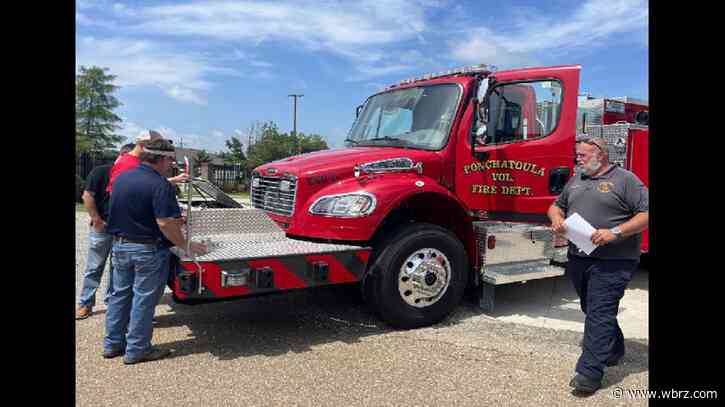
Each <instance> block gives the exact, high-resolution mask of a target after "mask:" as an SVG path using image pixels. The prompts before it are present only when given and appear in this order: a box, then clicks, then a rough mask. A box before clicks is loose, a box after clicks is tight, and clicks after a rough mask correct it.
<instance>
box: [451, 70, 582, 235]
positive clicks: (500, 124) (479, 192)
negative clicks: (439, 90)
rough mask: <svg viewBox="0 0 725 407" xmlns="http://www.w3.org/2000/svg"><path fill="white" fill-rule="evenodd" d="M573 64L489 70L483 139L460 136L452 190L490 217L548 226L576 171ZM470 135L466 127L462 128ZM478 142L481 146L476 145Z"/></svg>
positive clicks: (576, 75)
mask: <svg viewBox="0 0 725 407" xmlns="http://www.w3.org/2000/svg"><path fill="white" fill-rule="evenodd" d="M580 70H581V67H580V66H579V65H570V66H559V67H548V68H534V69H518V70H511V71H502V72H498V73H495V74H494V76H495V80H496V82H495V84H494V85H492V86H491V87H490V97H489V110H488V115H489V121H488V126H487V133H486V138H485V140H478V141H477V142H476V145H475V146H473V148H475V149H476V151H477V152H478V153H484V154H486V156H485V157H484V158H483V159H477V158H475V157H474V156H473V155H472V152H471V148H472V146H471V138H470V137H460V140H461V142H459V147H458V152H457V159H456V160H457V164H456V191H457V194H458V196H459V197H460V198H461V200H462V201H463V202H465V203H466V205H467V206H468V207H469V209H471V210H477V211H485V212H486V213H487V215H488V217H489V218H490V219H500V220H509V221H523V222H531V221H533V222H542V223H547V222H548V220H547V218H546V211H547V209H548V207H549V205H551V203H552V202H553V201H554V199H555V198H556V197H557V196H558V194H559V193H560V192H561V190H560V188H561V187H562V186H563V183H565V182H566V181H567V180H568V179H569V177H571V175H572V174H573V167H574V140H575V126H576V109H577V93H578V89H579V73H580ZM466 131H470V130H466ZM481 141H482V142H483V144H482V143H481Z"/></svg>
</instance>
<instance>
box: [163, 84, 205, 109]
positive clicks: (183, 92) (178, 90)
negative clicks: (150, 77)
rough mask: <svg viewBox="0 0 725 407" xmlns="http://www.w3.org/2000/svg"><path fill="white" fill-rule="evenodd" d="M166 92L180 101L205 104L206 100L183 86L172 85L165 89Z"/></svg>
mask: <svg viewBox="0 0 725 407" xmlns="http://www.w3.org/2000/svg"><path fill="white" fill-rule="evenodd" d="M166 93H167V94H168V95H169V96H171V97H172V98H174V99H177V100H180V101H182V102H190V103H195V104H197V105H206V100H205V99H204V98H202V97H200V96H199V95H197V94H196V93H195V92H194V91H193V90H192V89H189V88H185V87H182V86H179V85H174V86H172V87H171V88H170V89H168V90H166Z"/></svg>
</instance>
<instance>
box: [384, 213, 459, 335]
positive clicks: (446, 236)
mask: <svg viewBox="0 0 725 407" xmlns="http://www.w3.org/2000/svg"><path fill="white" fill-rule="evenodd" d="M379 250H380V252H379V255H378V256H377V257H376V259H375V261H374V264H373V265H372V267H373V269H372V271H373V272H374V273H375V277H374V278H373V279H372V280H371V281H370V284H372V286H371V287H370V289H371V291H372V299H371V300H372V301H373V303H374V304H373V305H374V307H375V308H376V310H377V311H378V313H379V314H380V317H381V318H382V319H383V320H384V321H385V322H386V323H388V324H390V325H392V326H394V327H397V328H404V329H408V328H418V327H422V326H427V325H431V324H435V323H436V322H439V321H440V320H442V319H443V318H445V317H446V316H447V315H448V314H450V313H451V311H453V309H454V308H455V307H456V306H457V305H458V303H459V302H460V300H461V298H462V296H463V291H464V289H465V285H466V281H467V280H466V272H467V270H468V260H467V257H466V252H465V249H464V248H463V245H462V244H461V242H460V241H459V240H458V239H457V238H456V237H455V235H453V234H452V233H450V232H449V231H447V230H446V229H443V228H441V227H440V226H436V225H431V224H426V223H414V224H409V225H405V226H403V227H401V228H399V229H398V230H396V231H395V232H394V233H392V234H391V235H390V238H389V239H385V242H383V243H381V246H380V248H379Z"/></svg>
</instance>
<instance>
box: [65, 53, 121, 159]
mask: <svg viewBox="0 0 725 407" xmlns="http://www.w3.org/2000/svg"><path fill="white" fill-rule="evenodd" d="M107 71H108V68H99V67H97V66H92V67H90V68H86V67H84V66H81V67H80V73H79V74H78V75H76V150H77V151H79V152H81V151H101V150H103V149H105V148H108V147H112V146H114V145H115V144H118V143H119V142H121V141H123V139H124V138H123V137H122V136H119V135H118V134H116V133H115V131H116V130H118V129H120V128H121V127H120V126H119V125H118V124H117V123H119V122H121V118H120V117H118V116H117V115H116V114H115V113H113V109H115V108H117V107H119V106H121V102H119V101H118V99H116V98H115V97H114V96H113V92H115V91H116V90H118V86H116V85H114V84H112V82H113V80H114V79H116V76H115V75H110V74H108V73H107Z"/></svg>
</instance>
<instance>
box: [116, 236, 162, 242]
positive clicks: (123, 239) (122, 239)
mask: <svg viewBox="0 0 725 407" xmlns="http://www.w3.org/2000/svg"><path fill="white" fill-rule="evenodd" d="M113 241H115V242H119V243H138V244H156V243H157V242H158V240H156V239H141V238H130V237H126V236H113Z"/></svg>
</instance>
